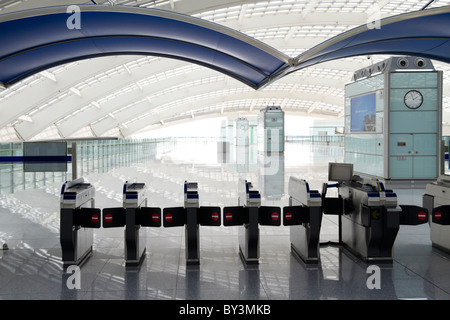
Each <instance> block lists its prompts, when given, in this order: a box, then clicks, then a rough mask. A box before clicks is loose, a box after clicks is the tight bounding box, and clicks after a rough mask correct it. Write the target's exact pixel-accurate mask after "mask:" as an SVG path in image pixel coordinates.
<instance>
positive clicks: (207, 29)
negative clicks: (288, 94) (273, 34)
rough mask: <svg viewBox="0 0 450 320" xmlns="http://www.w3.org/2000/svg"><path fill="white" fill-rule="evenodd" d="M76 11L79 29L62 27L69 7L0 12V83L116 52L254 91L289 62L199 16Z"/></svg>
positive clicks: (112, 9) (98, 8)
mask: <svg viewBox="0 0 450 320" xmlns="http://www.w3.org/2000/svg"><path fill="white" fill-rule="evenodd" d="M79 8H80V9H81V12H80V16H79V17H80V22H81V28H80V29H69V28H68V27H67V25H66V23H67V20H68V19H69V18H70V17H71V16H72V13H67V12H66V10H67V7H51V8H44V9H37V10H31V11H24V12H18V13H14V14H8V15H3V16H0V43H2V46H1V47H0V82H3V83H4V84H6V85H11V84H13V83H15V82H17V81H19V80H20V79H23V78H24V77H27V76H29V75H31V74H33V73H36V72H39V71H42V70H44V69H47V68H49V67H52V66H56V65H58V64H62V63H66V62H70V61H74V60H80V59H84V58H91V57H97V56H105V55H117V54H142V55H157V56H164V57H171V58H176V59H182V60H187V61H190V62H194V63H198V64H201V65H204V66H207V67H210V68H212V69H215V70H218V71H220V72H223V73H225V74H228V75H230V76H232V77H234V78H236V79H238V80H240V81H242V82H244V83H246V84H247V85H249V86H252V87H254V88H258V87H259V86H261V85H263V84H264V83H266V82H268V81H269V79H270V78H271V77H272V76H273V75H274V74H275V73H277V72H280V71H281V70H283V69H285V68H287V67H288V62H289V57H288V56H286V55H284V54H283V53H281V52H279V51H277V50H275V49H273V48H271V47H269V46H268V45H265V44H264V43H262V42H259V41H257V40H255V39H253V38H250V37H248V36H245V35H244V34H242V33H239V32H236V31H233V30H231V29H228V28H225V27H223V26H219V25H216V24H213V23H210V22H207V21H204V20H201V19H197V18H192V17H189V16H185V15H181V14H176V13H172V12H167V11H161V10H154V9H142V8H135V7H110V6H95V5H88V6H80V7H79ZM3 44H7V45H3Z"/></svg>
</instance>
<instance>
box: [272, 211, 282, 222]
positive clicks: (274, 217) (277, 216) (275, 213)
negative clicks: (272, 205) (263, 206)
mask: <svg viewBox="0 0 450 320" xmlns="http://www.w3.org/2000/svg"><path fill="white" fill-rule="evenodd" d="M270 217H271V218H272V220H273V221H277V220H278V218H279V217H280V215H279V214H278V212H272V215H271V216H270Z"/></svg>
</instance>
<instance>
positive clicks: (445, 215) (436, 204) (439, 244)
mask: <svg viewBox="0 0 450 320" xmlns="http://www.w3.org/2000/svg"><path fill="white" fill-rule="evenodd" d="M449 195H450V177H449V176H446V175H441V176H439V178H438V179H437V181H436V182H432V183H429V184H428V185H427V186H426V189H425V194H424V195H423V206H424V207H425V208H427V209H428V212H429V213H431V219H429V223H430V237H431V243H432V245H433V247H436V248H439V249H441V250H443V251H446V252H449V253H450V196H449Z"/></svg>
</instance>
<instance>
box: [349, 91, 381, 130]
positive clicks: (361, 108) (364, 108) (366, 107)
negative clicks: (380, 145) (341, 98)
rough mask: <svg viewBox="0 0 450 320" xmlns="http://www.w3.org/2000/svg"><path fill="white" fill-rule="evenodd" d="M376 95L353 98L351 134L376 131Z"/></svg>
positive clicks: (351, 105) (351, 101) (351, 104)
mask: <svg viewBox="0 0 450 320" xmlns="http://www.w3.org/2000/svg"><path fill="white" fill-rule="evenodd" d="M375 113H376V94H375V93H371V94H367V95H364V96H359V97H355V98H351V100H350V117H351V118H350V132H375V131H376V114H375Z"/></svg>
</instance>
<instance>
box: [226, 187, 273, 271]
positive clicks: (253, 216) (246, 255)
mask: <svg viewBox="0 0 450 320" xmlns="http://www.w3.org/2000/svg"><path fill="white" fill-rule="evenodd" d="M252 189H253V186H252V184H251V182H247V180H243V179H240V180H239V185H238V194H239V198H238V206H236V207H224V208H223V225H224V226H239V255H240V257H241V259H242V261H243V262H245V263H246V264H258V263H259V255H260V246H259V225H266V226H280V225H281V217H280V213H281V209H280V208H279V207H268V206H261V195H260V193H259V191H257V190H252Z"/></svg>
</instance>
